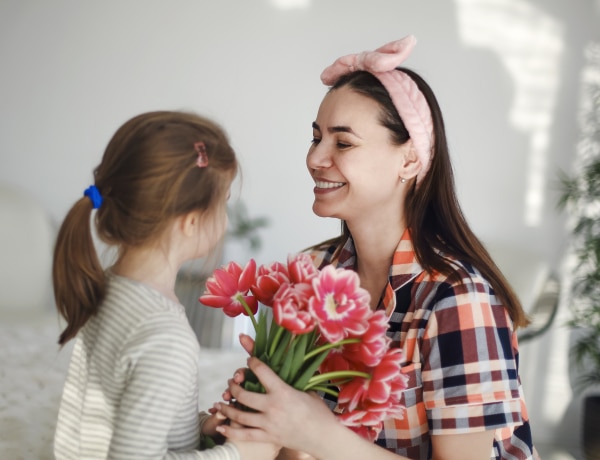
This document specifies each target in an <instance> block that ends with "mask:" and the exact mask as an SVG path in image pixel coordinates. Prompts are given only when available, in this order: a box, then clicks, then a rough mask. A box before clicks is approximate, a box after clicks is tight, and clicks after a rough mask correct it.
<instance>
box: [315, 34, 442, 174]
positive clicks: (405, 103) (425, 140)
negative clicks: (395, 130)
mask: <svg viewBox="0 0 600 460" xmlns="http://www.w3.org/2000/svg"><path fill="white" fill-rule="evenodd" d="M416 43H417V40H416V38H415V37H414V36H412V35H408V36H407V37H404V38H402V39H400V40H397V41H394V42H390V43H388V44H386V45H383V46H382V47H381V48H377V49H376V50H375V51H363V52H362V53H359V54H348V55H347V56H342V57H341V58H339V59H337V60H336V61H335V62H334V63H333V64H331V65H330V66H329V67H327V68H326V69H325V70H323V73H321V81H322V82H323V83H324V84H326V85H328V86H332V85H334V84H335V82H337V81H338V80H339V78H340V77H342V76H343V75H346V74H349V73H351V72H354V71H357V70H364V71H367V72H369V73H371V74H373V75H374V76H375V77H377V79H378V80H379V81H380V82H381V84H382V85H383V86H384V88H385V89H386V90H387V92H388V93H389V95H390V98H391V99H392V102H393V103H394V106H395V107H396V110H397V111H398V114H399V115H400V118H401V119H402V122H403V123H404V126H405V127H406V129H407V130H408V133H409V134H410V138H411V139H412V142H413V146H414V149H415V152H416V153H417V156H418V158H419V161H420V162H421V165H422V168H421V171H419V174H418V175H417V183H419V182H420V181H421V180H422V179H423V177H425V174H426V173H427V170H428V169H429V165H430V163H431V156H432V154H433V152H432V147H433V121H432V120H431V110H430V109H429V104H427V101H426V100H425V96H424V95H423V93H422V92H421V91H420V90H419V88H418V87H417V84H416V83H415V82H414V81H413V79H412V78H410V77H409V76H408V75H407V74H405V73H404V72H400V71H397V70H396V67H398V66H399V65H400V64H402V63H403V62H404V60H405V59H406V58H407V57H408V56H409V55H410V53H411V51H412V49H413V47H414V46H415V44H416Z"/></svg>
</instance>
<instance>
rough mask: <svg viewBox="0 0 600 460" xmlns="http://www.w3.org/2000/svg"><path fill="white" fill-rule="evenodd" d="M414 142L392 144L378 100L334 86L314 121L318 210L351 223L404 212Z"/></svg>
mask: <svg viewBox="0 0 600 460" xmlns="http://www.w3.org/2000/svg"><path fill="white" fill-rule="evenodd" d="M410 145H411V144H410V142H407V143H405V144H404V145H400V146H399V145H395V144H393V143H392V137H391V133H390V131H389V130H388V128H386V127H384V126H383V125H382V124H381V123H380V108H379V105H378V104H377V102H375V101H374V100H372V99H370V98H368V97H366V96H363V95H361V94H359V93H357V92H355V91H353V90H352V89H350V88H348V87H341V88H339V89H336V90H333V91H330V92H329V93H328V94H327V95H326V96H325V98H324V99H323V102H322V103H321V106H320V107H319V112H318V114H317V119H316V121H315V122H314V123H313V141H312V146H311V147H310V149H309V151H308V155H307V158H306V164H307V166H308V170H309V172H310V174H311V176H312V177H313V179H314V181H315V188H314V193H315V201H314V204H313V211H314V213H315V214H317V215H318V216H321V217H337V218H339V219H343V220H345V221H347V222H350V221H352V220H353V219H356V218H360V219H365V218H377V217H378V216H383V215H387V217H390V214H389V213H400V212H401V209H402V205H401V203H402V199H403V194H404V193H405V190H403V189H404V188H403V187H402V186H401V173H402V165H403V164H404V161H405V154H406V152H407V151H409V150H410ZM381 213H384V214H381Z"/></svg>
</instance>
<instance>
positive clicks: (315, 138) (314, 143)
mask: <svg viewBox="0 0 600 460" xmlns="http://www.w3.org/2000/svg"><path fill="white" fill-rule="evenodd" d="M319 142H321V139H319V138H318V137H313V138H312V139H311V140H310V143H311V144H313V145H316V144H318V143H319Z"/></svg>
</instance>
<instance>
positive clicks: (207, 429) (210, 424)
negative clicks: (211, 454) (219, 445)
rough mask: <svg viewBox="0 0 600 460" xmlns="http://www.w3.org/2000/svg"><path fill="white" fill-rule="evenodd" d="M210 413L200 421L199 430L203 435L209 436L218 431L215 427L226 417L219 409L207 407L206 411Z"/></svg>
mask: <svg viewBox="0 0 600 460" xmlns="http://www.w3.org/2000/svg"><path fill="white" fill-rule="evenodd" d="M208 412H209V413H210V414H211V415H210V416H209V417H207V418H206V419H205V420H204V422H203V423H202V429H201V430H200V432H201V434H203V435H205V436H210V437H211V438H212V437H213V436H215V435H217V434H219V432H218V431H217V427H218V426H219V425H222V424H223V423H224V422H225V420H227V418H226V417H225V416H224V415H223V414H222V413H221V412H219V411H216V410H214V409H209V411H208Z"/></svg>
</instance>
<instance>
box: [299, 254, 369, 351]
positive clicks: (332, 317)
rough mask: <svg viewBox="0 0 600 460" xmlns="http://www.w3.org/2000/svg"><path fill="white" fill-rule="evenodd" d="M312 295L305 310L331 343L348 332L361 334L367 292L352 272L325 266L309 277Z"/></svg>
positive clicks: (366, 312) (365, 318) (365, 322)
mask: <svg viewBox="0 0 600 460" xmlns="http://www.w3.org/2000/svg"><path fill="white" fill-rule="evenodd" d="M312 283H313V288H314V291H315V295H314V296H313V297H311V299H310V301H309V304H308V310H309V311H310V313H311V314H312V315H313V316H314V317H315V318H316V319H317V323H318V324H319V330H320V331H321V333H322V334H323V336H324V337H325V338H326V339H327V340H328V341H329V342H331V343H333V342H338V341H340V340H342V339H344V338H345V337H348V336H349V335H362V334H364V333H365V331H366V330H367V328H368V326H369V323H368V318H369V316H370V315H371V313H372V312H371V309H370V307H369V300H370V297H369V293H368V292H367V291H366V290H365V289H362V288H361V287H360V285H359V279H358V275H357V274H356V272H354V271H352V270H344V269H343V268H338V269H336V268H335V267H333V266H332V265H328V266H326V267H325V268H323V269H322V270H321V272H320V273H319V276H318V277H316V278H313V280H312Z"/></svg>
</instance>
